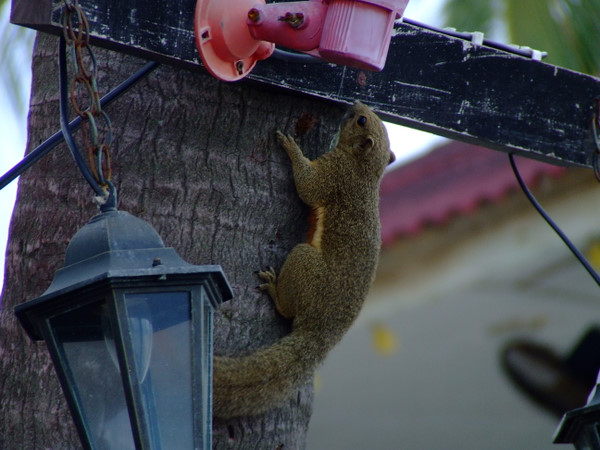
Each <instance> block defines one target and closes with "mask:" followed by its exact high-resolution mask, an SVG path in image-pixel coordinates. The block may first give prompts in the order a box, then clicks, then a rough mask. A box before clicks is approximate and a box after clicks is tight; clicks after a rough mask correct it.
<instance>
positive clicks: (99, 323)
mask: <svg viewBox="0 0 600 450" xmlns="http://www.w3.org/2000/svg"><path fill="white" fill-rule="evenodd" d="M231 297H232V292H231V288H230V287H229V284H228V282H227V280H226V278H225V276H224V274H223V272H222V270H221V268H220V266H214V265H209V266H195V265H191V264H188V263H186V262H185V261H183V260H182V259H181V258H180V257H179V256H178V255H177V253H176V252H175V250H174V249H172V248H165V246H164V244H163V242H162V240H161V238H160V237H159V236H158V234H157V233H156V231H155V230H154V229H153V228H152V227H151V226H150V225H149V224H148V223H147V222H144V221H143V220H141V219H138V218H136V217H134V216H132V215H130V214H128V213H126V212H121V211H116V210H112V211H105V212H103V213H101V214H99V215H98V216H96V217H94V218H92V219H91V220H90V222H89V223H88V224H87V225H85V226H84V227H83V228H82V229H81V230H79V231H78V232H77V234H76V235H75V236H74V237H73V239H72V241H71V243H70V244H69V247H68V249H67V253H66V258H65V267H64V268H62V269H60V270H59V271H57V272H56V274H55V277H54V280H53V282H52V284H51V285H50V287H49V288H48V290H47V291H46V292H45V293H44V294H43V295H42V296H41V297H39V298H37V299H35V300H32V301H30V302H27V303H24V304H22V305H19V306H17V307H16V309H15V313H16V315H17V317H18V318H19V320H20V321H21V323H22V325H23V327H24V328H25V330H26V331H27V333H28V334H29V336H30V337H31V338H32V339H34V340H41V339H43V340H45V341H46V345H47V346H48V350H49V352H50V355H51V357H52V360H53V362H54V365H55V368H56V372H57V374H58V378H59V380H60V383H61V385H62V388H63V391H64V393H65V396H66V398H67V402H68V404H69V408H70V410H71V414H72V416H73V419H74V421H75V424H76V427H77V430H78V432H79V435H80V438H81V441H82V443H83V446H84V447H85V448H111V449H113V448H114V449H128V448H137V449H141V448H144V449H158V448H163V449H170V448H173V449H175V448H177V449H185V448H189V449H192V448H202V449H209V448H211V420H210V418H211V374H212V313H213V309H214V308H216V307H217V306H218V305H219V304H220V303H221V302H223V301H225V300H229V299H230V298H231Z"/></svg>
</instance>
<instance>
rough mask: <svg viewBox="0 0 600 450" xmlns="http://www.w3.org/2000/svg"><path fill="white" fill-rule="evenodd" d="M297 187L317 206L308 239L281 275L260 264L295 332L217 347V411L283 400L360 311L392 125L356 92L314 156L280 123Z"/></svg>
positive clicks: (370, 273) (242, 410)
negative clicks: (232, 352)
mask: <svg viewBox="0 0 600 450" xmlns="http://www.w3.org/2000/svg"><path fill="white" fill-rule="evenodd" d="M277 140H278V141H279V143H280V145H281V146H282V147H283V148H284V149H285V151H286V152H287V154H288V156H289V158H290V160H291V163H292V171H293V176H294V181H295V184H296V190H297V191H298V195H299V196H300V199H301V200H302V201H303V202H304V203H306V204H307V205H308V206H309V207H310V208H311V219H312V220H311V222H312V226H311V230H310V231H309V238H308V242H307V243H301V244H298V245H296V246H295V247H294V248H293V249H292V250H291V251H290V253H289V254H288V256H287V258H286V259H285V262H284V264H283V267H282V268H281V271H280V273H279V275H277V274H276V272H275V271H274V270H273V269H272V268H269V269H267V270H265V271H260V272H258V276H259V277H260V278H261V279H262V280H263V281H264V282H265V283H264V284H261V285H260V286H259V288H260V289H261V290H263V291H266V292H267V293H268V294H269V296H270V297H271V298H272V300H273V302H274V304H275V307H276V309H277V311H278V312H279V313H280V314H281V315H282V316H283V317H285V318H288V319H293V327H292V331H291V332H290V334H288V335H287V336H285V337H283V338H282V339H280V340H279V341H277V342H275V343H274V344H273V345H271V346H268V347H264V348H260V349H258V350H257V351H255V352H254V353H251V354H250V355H247V356H242V357H224V356H215V357H214V362H213V370H214V371H213V400H214V407H213V414H214V416H215V417H219V418H222V419H227V418H233V417H237V416H248V415H258V414H262V413H264V412H266V411H267V410H269V409H271V408H274V407H277V406H281V404H282V403H283V402H284V401H285V400H287V399H288V398H290V397H292V395H293V392H294V390H295V389H297V388H298V387H300V386H302V385H303V384H305V383H306V382H307V381H308V380H309V379H310V378H311V377H312V376H313V374H314V371H315V369H316V367H317V366H318V365H319V364H320V363H321V362H322V361H323V359H324V358H325V356H326V355H327V353H328V352H329V351H330V350H331V349H332V348H333V347H334V346H335V345H336V344H337V343H338V342H339V341H340V340H341V338H342V336H343V335H344V334H345V333H346V331H347V330H348V328H350V326H351V325H352V323H353V322H354V320H355V319H356V317H357V316H358V314H359V312H360V310H361V308H362V305H363V302H364V300H365V297H366V295H367V292H368V290H369V288H370V286H371V283H372V282H373V279H374V277H375V270H376V268H377V263H378V258H379V249H380V246H381V237H380V223H379V184H380V181H381V178H382V176H383V173H384V170H385V168H386V166H387V165H388V164H390V163H391V162H393V161H394V159H395V158H394V154H393V153H392V152H391V151H390V143H389V139H388V136H387V132H386V129H385V127H384V125H383V123H382V122H381V120H380V119H379V117H377V115H376V114H375V113H374V112H373V111H371V109H369V108H368V107H367V106H365V105H364V104H362V103H360V102H358V101H357V102H355V103H354V105H353V106H351V108H350V109H349V111H348V113H347V114H346V117H345V120H344V121H343V122H342V125H341V129H340V133H339V140H338V143H337V145H336V146H335V148H334V149H333V150H332V151H330V152H328V153H325V154H324V155H322V156H320V157H319V158H317V159H315V160H314V161H310V160H309V159H307V158H306V157H305V156H304V155H303V154H302V150H301V149H300V147H298V145H297V144H296V142H295V141H294V139H293V138H292V137H291V136H286V135H284V134H283V133H281V132H280V131H277Z"/></svg>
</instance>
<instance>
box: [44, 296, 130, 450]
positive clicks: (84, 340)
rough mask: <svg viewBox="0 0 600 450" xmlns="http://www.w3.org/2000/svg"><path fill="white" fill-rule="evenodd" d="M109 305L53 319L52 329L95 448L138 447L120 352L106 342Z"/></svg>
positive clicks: (69, 312) (74, 310) (73, 311)
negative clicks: (116, 354) (117, 361)
mask: <svg viewBox="0 0 600 450" xmlns="http://www.w3.org/2000/svg"><path fill="white" fill-rule="evenodd" d="M103 303H104V302H97V303H94V304H92V305H88V306H85V307H80V308H77V309H73V310H70V311H68V312H66V313H64V314H61V315H60V316H56V317H53V318H51V319H50V320H49V322H50V327H51V329H52V330H53V335H54V341H55V343H56V345H57V350H58V354H59V355H60V357H61V358H62V359H63V360H64V361H65V363H66V364H65V367H64V371H65V373H66V376H67V378H71V382H70V383H69V387H70V390H71V392H72V395H73V396H74V397H75V401H76V403H77V404H78V405H79V408H80V410H81V412H82V420H83V425H84V427H85V429H86V430H87V434H88V436H89V437H90V439H91V440H92V442H93V445H94V448H99V449H108V448H122V449H128V448H134V443H133V434H132V431H131V425H130V421H129V414H128V412H127V405H126V403H125V395H124V392H123V385H122V380H121V375H120V373H119V370H118V365H117V364H115V357H114V350H113V349H111V348H110V347H108V346H107V345H106V342H105V339H104V334H103V322H105V321H106V320H107V317H106V313H105V309H106V307H105V305H103ZM103 316H104V319H103ZM111 350H112V351H111Z"/></svg>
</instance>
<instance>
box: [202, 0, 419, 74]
mask: <svg viewBox="0 0 600 450" xmlns="http://www.w3.org/2000/svg"><path fill="white" fill-rule="evenodd" d="M408 1H409V0H308V1H298V2H289V3H287V2H286V3H269V4H265V3H264V0H198V3H197V5H196V17H195V31H196V44H197V46H198V51H199V52H200V56H201V58H202V62H203V63H204V65H205V66H206V68H207V69H208V70H209V71H210V72H211V73H212V74H213V75H214V76H216V77H218V78H220V79H222V80H225V81H235V80H239V79H240V78H243V77H244V76H246V75H247V74H248V73H249V72H250V70H252V68H253V67H254V65H255V64H256V61H258V60H260V59H265V58H267V57H269V56H270V55H271V54H272V52H273V50H274V46H273V44H272V43H275V44H277V45H281V46H284V47H287V48H290V49H293V50H298V51H302V52H305V53H309V54H311V55H314V56H318V57H320V58H323V59H325V60H326V61H329V62H333V63H336V64H342V65H348V66H352V67H357V68H360V69H366V70H381V69H383V67H384V65H385V60H386V57H387V52H388V48H389V45H390V39H391V34H392V30H393V25H394V20H396V18H398V17H401V16H402V14H403V13H404V10H405V9H406V6H407V5H408Z"/></svg>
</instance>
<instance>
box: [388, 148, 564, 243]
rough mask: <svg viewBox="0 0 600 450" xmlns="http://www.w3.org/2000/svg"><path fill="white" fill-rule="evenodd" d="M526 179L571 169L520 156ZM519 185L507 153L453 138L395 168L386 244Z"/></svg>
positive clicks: (530, 181) (470, 209)
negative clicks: (453, 139)
mask: <svg viewBox="0 0 600 450" xmlns="http://www.w3.org/2000/svg"><path fill="white" fill-rule="evenodd" d="M517 167H518V168H519V172H520V173H521V176H522V178H523V180H524V181H525V183H527V185H528V186H532V185H533V184H535V182H536V181H537V180H538V178H539V177H540V176H541V175H551V176H556V175H558V174H560V173H562V172H563V171H564V170H565V169H564V168H562V167H558V166H554V165H551V164H547V163H542V162H539V161H535V160H532V159H528V158H517ZM515 188H518V183H517V180H516V179H515V176H514V174H513V172H512V169H511V168H510V164H509V161H508V156H507V155H506V154H505V153H502V152H498V151H494V150H489V149H486V148H482V147H478V146H475V145H469V144H464V143H462V142H455V141H453V142H450V143H449V144H445V145H443V146H441V147H438V148H437V149H435V150H433V151H432V152H431V153H428V154H427V155H425V156H423V157H421V158H419V159H417V160H415V161H412V162H410V163H408V164H407V165H404V166H401V167H399V168H397V169H395V170H392V171H390V172H389V173H388V174H386V175H385V177H384V178H383V181H382V183H381V199H380V206H379V208H380V213H381V235H382V239H383V244H384V245H386V244H390V243H391V242H393V240H394V239H396V238H398V237H400V236H406V235H414V234H417V233H419V232H420V231H421V230H422V229H423V228H424V227H425V226H426V225H442V224H444V223H446V222H447V221H448V220H449V219H450V218H451V217H452V216H454V215H457V214H468V213H470V212H473V211H475V210H476V209H477V208H478V206H479V205H480V204H481V203H482V202H484V201H486V202H489V201H492V202H494V201H498V200H499V199H501V198H502V197H503V196H504V195H505V194H506V193H507V192H508V191H510V190H512V189H515Z"/></svg>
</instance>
